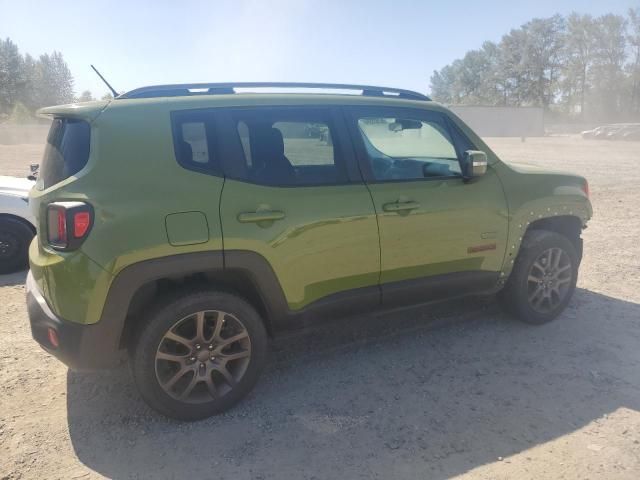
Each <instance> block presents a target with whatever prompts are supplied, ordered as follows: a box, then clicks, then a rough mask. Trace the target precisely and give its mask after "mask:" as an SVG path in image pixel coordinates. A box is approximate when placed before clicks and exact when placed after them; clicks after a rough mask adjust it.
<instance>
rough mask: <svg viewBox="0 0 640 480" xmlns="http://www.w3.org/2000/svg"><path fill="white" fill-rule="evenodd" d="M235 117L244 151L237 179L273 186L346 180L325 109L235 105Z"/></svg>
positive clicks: (336, 182) (331, 182)
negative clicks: (238, 107) (240, 108)
mask: <svg viewBox="0 0 640 480" xmlns="http://www.w3.org/2000/svg"><path fill="white" fill-rule="evenodd" d="M233 122H234V130H235V132H236V133H237V134H238V139H239V143H240V146H241V151H242V156H243V158H242V161H241V162H242V166H241V167H242V168H241V169H240V172H241V173H239V176H240V179H241V180H246V181H250V182H253V183H258V184H262V185H274V186H292V185H331V184H338V183H344V182H346V174H345V169H344V166H343V162H342V159H341V158H340V155H339V154H338V151H337V149H336V148H334V144H333V135H332V125H331V121H330V120H329V119H328V118H327V117H326V115H324V114H323V112H319V111H316V110H313V109H309V110H297V111H292V110H287V109H261V110H252V111H242V112H240V111H238V112H235V113H234V115H233Z"/></svg>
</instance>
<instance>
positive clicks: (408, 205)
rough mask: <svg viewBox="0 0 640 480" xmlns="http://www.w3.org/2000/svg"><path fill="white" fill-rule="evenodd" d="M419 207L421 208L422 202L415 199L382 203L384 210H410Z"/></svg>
mask: <svg viewBox="0 0 640 480" xmlns="http://www.w3.org/2000/svg"><path fill="white" fill-rule="evenodd" d="M417 208H420V204H419V203H418V202H413V201H408V202H391V203H385V204H384V205H382V210H384V211H385V212H408V211H410V210H416V209H417Z"/></svg>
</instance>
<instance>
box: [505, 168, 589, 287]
mask: <svg viewBox="0 0 640 480" xmlns="http://www.w3.org/2000/svg"><path fill="white" fill-rule="evenodd" d="M496 171H497V172H498V176H499V178H500V180H501V181H502V184H503V188H504V190H505V196H506V198H507V208H508V212H509V213H508V218H509V232H508V236H507V253H506V255H505V258H504V262H503V265H502V269H501V272H500V277H501V280H502V281H506V279H507V278H508V276H509V274H510V273H511V270H512V269H513V265H514V262H515V259H516V257H517V254H518V251H519V250H520V245H521V242H522V239H523V238H524V235H525V234H526V232H527V229H529V228H530V226H531V224H533V223H534V222H537V221H541V220H544V219H550V218H558V217H570V218H576V219H578V220H579V222H580V225H581V226H582V227H583V228H584V227H586V224H587V222H588V221H589V219H590V218H591V216H592V215H593V209H592V206H591V202H590V201H589V198H588V196H587V193H586V188H585V185H586V180H585V179H584V178H583V177H580V176H578V175H572V174H565V173H554V172H549V171H546V170H543V169H537V168H523V167H520V166H516V167H514V166H512V165H507V164H504V163H500V164H499V165H497V166H496Z"/></svg>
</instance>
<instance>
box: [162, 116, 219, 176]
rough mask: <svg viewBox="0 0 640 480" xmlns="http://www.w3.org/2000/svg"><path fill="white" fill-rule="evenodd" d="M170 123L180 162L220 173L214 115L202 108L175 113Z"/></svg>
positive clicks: (216, 173) (192, 167)
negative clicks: (201, 109)
mask: <svg viewBox="0 0 640 480" xmlns="http://www.w3.org/2000/svg"><path fill="white" fill-rule="evenodd" d="M171 124H172V129H173V147H174V150H175V154H176V159H177V160H178V163H179V164H180V165H182V166H183V167H184V168H187V169H189V170H196V171H200V172H203V173H209V174H212V175H218V174H220V168H219V161H218V158H217V157H218V156H217V153H216V126H215V117H214V114H213V113H212V112H205V111H200V110H194V111H182V112H173V113H172V114H171Z"/></svg>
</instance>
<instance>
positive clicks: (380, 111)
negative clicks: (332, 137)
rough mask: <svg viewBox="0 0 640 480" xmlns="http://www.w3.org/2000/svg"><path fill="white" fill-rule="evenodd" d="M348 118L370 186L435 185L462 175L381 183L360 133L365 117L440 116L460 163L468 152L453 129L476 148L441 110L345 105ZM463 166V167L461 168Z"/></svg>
mask: <svg viewBox="0 0 640 480" xmlns="http://www.w3.org/2000/svg"><path fill="white" fill-rule="evenodd" d="M343 111H344V116H345V118H346V121H347V124H348V128H349V133H350V135H351V139H352V144H353V148H354V150H355V154H356V158H357V160H358V166H359V167H360V171H361V173H362V177H363V179H364V181H365V183H366V184H388V183H409V182H433V181H438V182H442V181H447V180H454V181H456V182H458V181H462V180H463V177H462V176H438V177H423V178H398V179H391V180H379V179H377V178H376V177H375V175H374V173H373V170H372V168H371V162H370V161H369V154H368V153H367V149H366V146H365V144H364V139H363V138H362V134H361V133H360V128H359V126H358V120H359V119H360V118H363V117H370V116H383V115H384V116H389V117H401V116H403V115H407V114H409V115H413V116H414V117H415V118H416V119H420V118H425V117H427V116H431V115H438V116H440V117H442V119H443V123H444V124H445V126H446V128H447V130H448V132H449V136H450V137H451V140H452V144H453V148H454V149H455V151H456V155H457V156H458V162H459V163H460V161H461V159H462V154H463V153H464V152H461V151H460V148H461V146H460V144H459V142H456V141H455V137H454V135H453V131H452V130H453V129H454V128H455V129H456V133H457V134H458V135H459V136H460V137H462V138H463V139H465V140H466V141H467V142H468V143H469V145H471V146H472V147H473V148H475V145H474V142H472V141H471V139H469V137H468V136H467V135H465V134H464V132H462V130H460V129H459V128H457V126H456V125H455V124H454V123H453V122H452V121H451V119H450V118H449V115H447V114H446V113H445V112H440V111H437V110H429V109H419V108H411V107H389V106H380V107H378V106H358V107H352V106H344V107H343ZM460 166H461V167H462V165H460Z"/></svg>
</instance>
